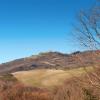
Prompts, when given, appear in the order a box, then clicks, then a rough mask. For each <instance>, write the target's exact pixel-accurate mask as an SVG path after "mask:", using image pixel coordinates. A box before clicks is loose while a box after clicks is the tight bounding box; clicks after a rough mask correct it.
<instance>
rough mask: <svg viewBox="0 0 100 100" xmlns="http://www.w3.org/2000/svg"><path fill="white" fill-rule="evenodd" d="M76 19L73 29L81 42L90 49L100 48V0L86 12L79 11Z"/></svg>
mask: <svg viewBox="0 0 100 100" xmlns="http://www.w3.org/2000/svg"><path fill="white" fill-rule="evenodd" d="M78 20H79V21H78V22H79V25H77V26H78V27H76V26H75V30H76V33H77V36H78V37H77V38H78V40H80V42H81V44H82V45H84V46H85V47H88V48H90V49H100V1H99V0H98V1H97V2H96V4H95V5H94V6H93V7H92V8H91V9H90V10H88V11H87V12H86V11H80V13H79V16H78Z"/></svg>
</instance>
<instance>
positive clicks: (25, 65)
mask: <svg viewBox="0 0 100 100" xmlns="http://www.w3.org/2000/svg"><path fill="white" fill-rule="evenodd" d="M94 65H95V66H99V65H100V50H98V51H85V52H74V53H72V54H62V53H59V52H46V53H41V54H39V55H33V56H30V57H26V58H21V59H17V60H14V61H11V62H7V63H3V64H0V74H5V73H13V72H18V71H28V70H33V69H63V70H65V69H73V68H79V67H84V66H85V67H88V66H94Z"/></svg>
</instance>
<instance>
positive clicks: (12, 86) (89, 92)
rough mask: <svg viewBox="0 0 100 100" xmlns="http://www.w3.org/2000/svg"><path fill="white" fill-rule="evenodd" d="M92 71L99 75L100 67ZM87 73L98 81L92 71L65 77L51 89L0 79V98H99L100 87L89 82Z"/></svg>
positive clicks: (16, 99)
mask: <svg viewBox="0 0 100 100" xmlns="http://www.w3.org/2000/svg"><path fill="white" fill-rule="evenodd" d="M94 72H95V73H97V74H98V75H100V69H97V70H95V71H94ZM88 75H89V76H90V78H91V81H92V82H93V83H94V82H95V84H98V83H99V80H98V79H96V77H95V76H93V74H92V73H87V74H86V75H83V76H81V77H73V78H71V79H67V80H66V82H65V83H64V84H63V85H62V86H57V87H55V88H54V90H53V91H49V90H47V89H44V88H34V87H29V86H25V85H24V84H22V83H19V82H18V81H17V80H16V81H15V80H9V81H8V80H7V81H6V80H1V81H0V100H100V95H99V93H100V88H98V87H96V86H95V85H94V84H91V81H89V78H88ZM9 76H10V75H9ZM4 77H5V76H4ZM97 86H98V85H97Z"/></svg>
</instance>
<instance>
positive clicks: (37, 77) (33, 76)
mask: <svg viewBox="0 0 100 100" xmlns="http://www.w3.org/2000/svg"><path fill="white" fill-rule="evenodd" d="M87 70H88V71H91V70H92V67H88V68H87ZM85 73H86V72H85V70H84V69H83V68H77V69H71V70H55V69H37V70H31V71H21V72H15V73H13V75H14V76H15V77H16V78H17V79H18V80H19V81H21V82H22V83H24V84H26V85H30V86H35V87H47V88H50V87H54V86H58V85H61V84H62V83H63V82H64V81H65V80H66V79H69V78H72V77H74V76H75V77H77V76H80V75H82V74H85Z"/></svg>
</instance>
